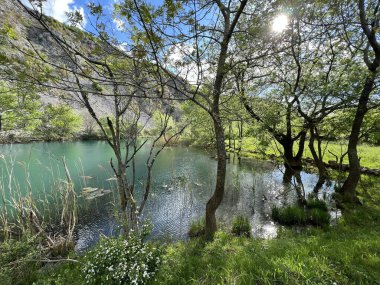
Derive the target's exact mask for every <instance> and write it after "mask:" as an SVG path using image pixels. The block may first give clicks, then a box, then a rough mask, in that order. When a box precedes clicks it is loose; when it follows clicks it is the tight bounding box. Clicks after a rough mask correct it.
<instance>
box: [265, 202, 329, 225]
mask: <svg viewBox="0 0 380 285" xmlns="http://www.w3.org/2000/svg"><path fill="white" fill-rule="evenodd" d="M272 219H273V220H274V221H276V222H278V223H279V224H281V225H285V226H293V225H298V226H304V225H307V224H309V225H314V226H322V227H327V226H329V225H330V214H329V212H328V208H327V205H326V203H325V202H324V201H322V200H318V199H308V200H307V204H306V206H305V207H303V206H299V205H290V206H286V207H282V208H277V207H274V208H273V209H272Z"/></svg>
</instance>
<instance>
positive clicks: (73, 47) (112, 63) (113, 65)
mask: <svg viewBox="0 0 380 285" xmlns="http://www.w3.org/2000/svg"><path fill="white" fill-rule="evenodd" d="M18 4H19V5H21V7H23V9H24V11H25V12H26V13H27V14H28V15H29V16H30V17H31V18H32V19H34V20H35V24H36V23H37V24H38V25H39V28H42V29H43V30H44V31H45V32H46V33H47V35H48V36H47V37H48V41H49V42H50V43H51V45H52V46H51V51H53V50H54V54H47V55H44V54H42V53H40V52H39V50H38V48H37V46H36V44H34V43H32V42H29V44H30V49H31V51H29V52H28V53H24V54H23V55H24V58H22V59H20V60H19V64H21V65H23V64H24V68H23V69H21V70H19V72H18V74H17V77H16V78H13V80H17V81H19V82H24V81H26V80H27V81H28V82H30V83H31V84H34V85H36V86H43V87H45V88H50V89H52V90H61V91H62V93H63V94H62V97H63V98H61V99H64V100H70V101H75V102H77V103H79V104H80V105H81V106H83V107H85V108H86V109H87V111H88V113H89V114H90V115H91V117H92V118H93V119H94V120H95V122H96V123H97V125H98V127H99V128H100V130H101V132H102V134H103V136H104V137H105V139H106V141H107V143H108V145H109V146H110V147H111V148H112V150H113V152H114V155H115V157H116V162H115V161H113V159H111V160H110V164H111V167H112V169H113V171H114V174H115V177H116V179H117V186H118V193H119V200H120V211H121V213H122V219H123V220H124V221H125V222H126V223H125V229H126V231H129V230H131V229H133V230H138V229H139V215H140V214H141V212H142V210H143V208H144V205H145V203H146V200H147V198H148V196H149V191H150V179H151V173H152V168H153V165H154V162H155V160H156V158H157V156H158V155H159V153H160V152H161V151H162V149H163V148H164V147H165V146H166V145H167V144H168V143H169V142H170V141H171V140H172V139H173V138H175V137H176V136H177V135H178V134H179V133H181V132H182V131H183V129H184V127H181V128H179V129H178V130H176V131H175V132H174V133H173V134H172V135H169V136H167V135H166V131H168V130H169V127H168V122H169V120H170V117H171V112H170V109H169V110H168V111H167V112H165V117H164V120H163V121H162V125H161V131H160V133H159V134H158V136H157V137H156V138H154V139H153V142H152V144H151V150H150V153H149V157H148V159H147V161H146V167H147V172H148V178H147V183H146V187H145V189H144V190H143V195H142V196H143V199H142V201H137V200H136V198H135V197H136V193H135V163H134V159H135V155H136V153H137V152H138V151H139V150H140V149H141V148H142V147H143V146H144V145H145V144H146V143H147V141H148V140H144V141H143V142H140V141H139V140H138V137H139V136H140V134H141V132H142V131H143V130H144V128H145V127H146V125H147V124H148V122H149V120H150V118H151V114H152V113H153V111H154V109H155V108H160V107H162V106H161V104H160V102H161V101H162V99H163V98H164V97H166V96H170V92H169V91H164V90H159V89H157V88H156V85H155V84H154V81H153V80H151V79H152V76H151V75H150V74H151V69H152V64H151V63H149V62H147V61H145V60H143V59H142V58H141V57H136V58H132V57H131V56H129V55H128V54H127V53H126V52H125V51H123V50H122V49H120V48H119V47H117V46H116V45H115V42H114V41H113V39H112V37H111V36H110V35H109V34H108V33H107V31H106V30H105V25H104V24H102V23H98V24H97V25H96V26H95V27H96V33H97V35H96V36H97V37H94V36H91V35H90V34H86V33H83V32H81V31H79V30H76V29H67V28H66V27H65V26H63V25H61V24H58V23H56V22H54V21H52V20H51V19H50V18H48V17H46V16H44V15H43V5H42V4H43V1H42V0H39V1H30V4H31V5H32V9H29V8H28V7H26V5H25V4H24V3H23V1H18ZM90 10H91V12H92V13H93V14H94V15H97V16H98V20H99V19H100V18H101V15H102V8H101V6H100V5H99V6H95V5H90ZM68 16H69V19H70V20H71V22H72V24H74V25H77V24H78V23H79V22H80V21H81V20H82V18H81V15H80V13H79V12H77V11H75V12H73V13H71V14H69V15H68ZM9 41H10V45H11V46H13V47H14V48H16V49H17V48H18V49H20V48H19V47H17V41H16V40H14V39H9ZM83 42H85V43H86V44H84V43H83ZM134 47H135V46H134V45H133V44H132V48H134ZM31 59H32V63H33V64H32V66H28V65H27V64H26V63H27V62H28V60H29V61H30V60H31ZM34 63H36V64H34ZM152 100H157V101H158V104H157V102H153V101H152ZM99 106H102V107H105V108H106V109H102V108H99ZM48 111H49V112H50V111H52V112H53V113H54V111H56V110H55V109H54V108H53V107H51V106H50V107H48ZM49 112H48V113H49ZM103 116H105V117H106V120H105V121H104V120H101V117H103ZM58 125H59V127H60V128H61V127H64V126H63V125H62V124H61V122H59V124H58ZM159 139H164V143H163V144H162V146H160V147H157V142H158V140H159ZM127 169H131V172H132V179H131V180H128V179H127V175H126V174H127Z"/></svg>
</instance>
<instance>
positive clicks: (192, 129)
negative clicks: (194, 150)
mask: <svg viewBox="0 0 380 285" xmlns="http://www.w3.org/2000/svg"><path fill="white" fill-rule="evenodd" d="M181 108H182V114H181V120H182V121H183V122H188V123H190V126H189V127H188V128H187V129H186V130H185V132H184V134H183V137H184V138H185V139H187V140H189V141H190V142H191V144H192V145H201V146H209V145H212V144H213V143H214V140H215V139H214V128H213V123H212V120H211V118H210V116H209V115H208V114H207V113H206V111H204V110H203V109H201V108H199V107H197V106H196V105H195V104H194V103H192V102H186V103H183V104H182V105H181Z"/></svg>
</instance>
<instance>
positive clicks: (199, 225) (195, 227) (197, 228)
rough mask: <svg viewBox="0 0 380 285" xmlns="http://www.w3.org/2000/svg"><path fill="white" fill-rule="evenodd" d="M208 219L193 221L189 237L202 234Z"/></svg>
mask: <svg viewBox="0 0 380 285" xmlns="http://www.w3.org/2000/svg"><path fill="white" fill-rule="evenodd" d="M205 224H206V220H205V219H204V218H200V219H198V220H195V221H192V222H191V223H190V228H189V237H191V238H193V237H199V236H202V235H203V234H204V232H205Z"/></svg>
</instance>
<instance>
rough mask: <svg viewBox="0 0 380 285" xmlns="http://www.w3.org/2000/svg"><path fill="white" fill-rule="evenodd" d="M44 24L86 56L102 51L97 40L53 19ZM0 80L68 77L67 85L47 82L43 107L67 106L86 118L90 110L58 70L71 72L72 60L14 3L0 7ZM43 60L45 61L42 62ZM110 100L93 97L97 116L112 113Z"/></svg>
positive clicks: (8, 1)
mask: <svg viewBox="0 0 380 285" xmlns="http://www.w3.org/2000/svg"><path fill="white" fill-rule="evenodd" d="M45 21H46V22H47V23H48V25H49V27H51V29H52V30H53V31H54V32H55V33H57V34H59V35H60V37H61V38H62V39H64V41H65V42H66V43H67V44H69V45H71V46H73V47H75V48H76V49H78V50H80V51H81V52H83V53H84V54H86V55H91V54H92V52H93V51H94V50H95V49H97V48H98V49H99V47H97V44H96V39H94V37H92V36H91V35H89V34H87V33H85V32H83V31H81V30H79V29H77V28H75V27H70V26H67V25H64V24H62V23H60V22H58V21H56V20H54V19H53V18H50V17H46V18H45ZM0 30H1V34H0V54H1V56H0V61H1V62H0V63H1V65H0V80H2V81H7V82H23V81H25V82H24V83H30V82H35V83H36V82H38V78H37V77H38V76H39V73H41V74H43V73H45V72H46V70H51V74H52V75H54V76H53V77H57V78H62V77H61V76H67V77H68V78H67V82H70V83H67V84H63V83H62V82H59V83H58V82H57V80H55V81H54V80H51V81H49V80H45V81H43V85H45V88H40V91H39V95H40V96H41V100H42V102H44V103H53V104H55V103H58V102H60V101H65V102H68V103H69V104H70V105H72V106H73V107H74V108H76V109H77V110H78V112H80V113H83V114H84V115H86V114H87V110H86V109H85V108H83V106H82V104H81V103H80V102H78V100H76V96H75V92H70V90H75V89H76V88H74V87H72V88H71V87H70V84H72V83H73V82H74V81H73V78H72V77H71V78H70V76H69V75H67V74H59V72H62V69H61V70H59V68H55V67H56V66H60V67H63V66H65V67H67V68H68V69H70V65H72V64H73V63H72V58H70V55H68V54H66V53H65V51H64V50H63V49H62V48H61V47H60V46H59V44H58V43H57V42H56V40H55V39H53V37H52V35H51V34H50V32H49V31H47V30H46V29H45V28H44V27H43V26H42V25H41V24H40V23H39V22H38V21H37V20H36V19H34V18H33V17H32V16H31V15H30V14H29V13H28V12H27V11H26V10H25V9H24V8H23V7H22V6H21V5H19V4H18V2H17V1H15V0H2V3H1V5H0ZM41 59H42V60H41ZM31 65H33V67H32V68H34V69H35V71H36V72H35V73H33V72H29V73H28V76H26V77H22V78H20V74H22V73H23V72H24V71H25V70H26V69H27V68H29V69H32V68H31V67H30V66H31ZM109 101H110V100H109V99H107V98H101V97H99V96H98V97H94V96H93V97H91V103H92V104H93V106H94V109H95V111H96V112H98V113H100V114H102V116H106V115H107V114H110V113H111V112H112V106H111V105H110V104H111V103H110V102H109Z"/></svg>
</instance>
